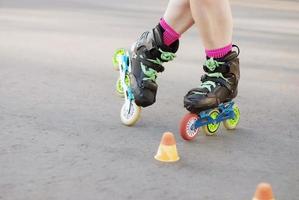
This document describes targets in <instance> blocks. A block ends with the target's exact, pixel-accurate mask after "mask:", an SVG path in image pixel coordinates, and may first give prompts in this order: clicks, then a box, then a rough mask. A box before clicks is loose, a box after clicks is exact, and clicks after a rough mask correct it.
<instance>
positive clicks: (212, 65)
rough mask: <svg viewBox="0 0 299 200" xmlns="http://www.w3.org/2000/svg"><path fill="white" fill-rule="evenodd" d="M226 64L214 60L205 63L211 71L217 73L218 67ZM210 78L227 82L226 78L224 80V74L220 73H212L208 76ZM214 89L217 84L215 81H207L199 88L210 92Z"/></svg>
mask: <svg viewBox="0 0 299 200" xmlns="http://www.w3.org/2000/svg"><path fill="white" fill-rule="evenodd" d="M222 64H224V62H218V61H217V60H214V59H213V58H210V59H208V60H206V62H205V64H204V65H205V66H206V67H207V68H208V69H209V70H210V71H215V69H216V68H217V67H219V66H220V65H222ZM207 76H208V77H211V78H222V79H224V80H225V81H227V79H226V78H224V76H223V75H222V73H220V72H214V73H210V74H207ZM212 87H213V88H215V87H216V83H215V82H213V81H205V82H202V83H201V85H200V86H199V88H206V89H207V90H208V91H209V92H211V91H212ZM195 94H205V93H203V92H195Z"/></svg>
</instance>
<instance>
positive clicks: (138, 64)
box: [130, 25, 179, 107]
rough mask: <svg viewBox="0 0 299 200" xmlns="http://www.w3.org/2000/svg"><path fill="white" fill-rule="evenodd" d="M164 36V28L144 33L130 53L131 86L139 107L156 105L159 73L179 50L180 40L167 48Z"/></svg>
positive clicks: (158, 26)
mask: <svg viewBox="0 0 299 200" xmlns="http://www.w3.org/2000/svg"><path fill="white" fill-rule="evenodd" d="M162 35H163V28H162V27H161V26H160V25H157V26H156V27H155V28H154V29H152V30H151V31H147V32H144V33H143V34H142V35H141V37H140V38H139V39H138V40H137V42H136V43H135V44H133V46H132V49H131V51H130V60H131V68H132V69H131V73H130V85H131V88H132V92H133V94H134V98H135V103H136V104H137V105H138V106H142V107H147V106H150V105H152V104H153V103H155V101H156V93H157V89H158V85H157V83H156V79H157V73H158V72H163V71H164V67H163V66H162V64H163V63H164V62H168V61H171V60H173V59H174V58H175V53H176V51H177V50H178V47H179V41H178V40H177V41H175V42H174V43H173V44H171V45H170V46H166V45H165V44H164V43H163V37H162Z"/></svg>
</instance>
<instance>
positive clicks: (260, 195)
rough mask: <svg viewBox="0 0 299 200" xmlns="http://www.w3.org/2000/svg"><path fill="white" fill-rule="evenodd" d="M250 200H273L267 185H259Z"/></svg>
mask: <svg viewBox="0 0 299 200" xmlns="http://www.w3.org/2000/svg"><path fill="white" fill-rule="evenodd" d="M252 200H275V199H274V196H273V192H272V187H271V185H270V184H269V183H260V184H258V186H257V188H256V192H255V194H254V197H253V199H252Z"/></svg>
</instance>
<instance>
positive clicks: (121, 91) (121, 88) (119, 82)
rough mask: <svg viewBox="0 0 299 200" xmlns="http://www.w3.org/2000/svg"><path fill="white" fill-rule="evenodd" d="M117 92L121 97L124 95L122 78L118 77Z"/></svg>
mask: <svg viewBox="0 0 299 200" xmlns="http://www.w3.org/2000/svg"><path fill="white" fill-rule="evenodd" d="M116 93H117V94H118V95H119V96H120V97H124V96H125V95H124V88H123V86H122V83H121V79H120V78H118V79H117V81H116Z"/></svg>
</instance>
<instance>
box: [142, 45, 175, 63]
mask: <svg viewBox="0 0 299 200" xmlns="http://www.w3.org/2000/svg"><path fill="white" fill-rule="evenodd" d="M159 51H160V52H161V59H162V60H166V61H167V62H168V61H172V60H173V59H174V58H175V57H176V55H175V54H174V53H171V52H167V51H163V50H161V49H159ZM147 60H148V61H151V62H153V63H155V64H158V65H162V64H163V61H162V60H160V59H159V58H156V60H153V59H147Z"/></svg>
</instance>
